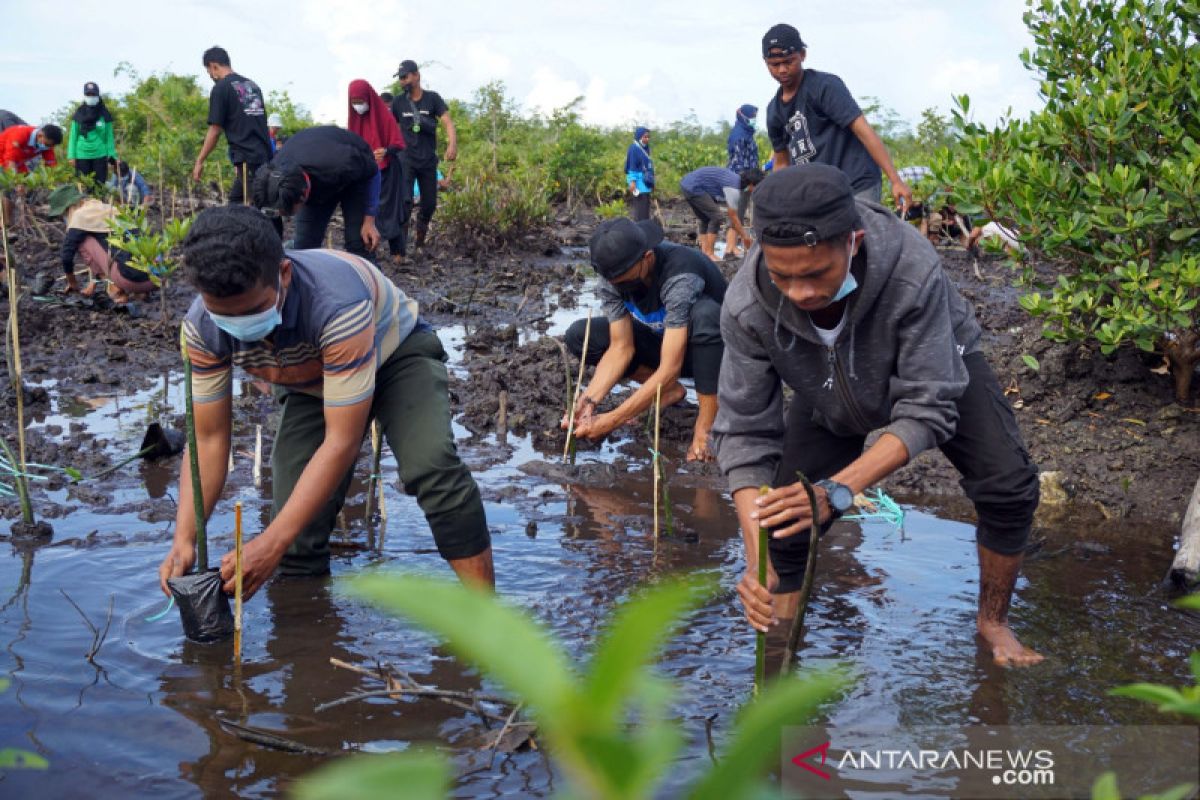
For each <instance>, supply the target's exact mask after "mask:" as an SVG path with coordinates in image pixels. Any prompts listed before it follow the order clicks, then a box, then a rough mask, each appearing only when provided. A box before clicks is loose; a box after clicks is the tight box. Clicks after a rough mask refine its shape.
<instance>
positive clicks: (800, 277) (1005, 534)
mask: <svg viewBox="0 0 1200 800" xmlns="http://www.w3.org/2000/svg"><path fill="white" fill-rule="evenodd" d="M754 198H755V216H754V227H755V231H756V233H757V236H758V243H757V244H756V245H755V246H754V248H753V249H751V250H750V252H749V253H748V254H747V255H746V260H745V262H744V263H743V265H742V267H741V269H740V271H739V272H738V274H737V276H736V277H735V278H734V279H733V282H732V283H731V284H730V286H729V291H728V293H727V294H726V297H725V303H724V305H723V307H722V312H721V334H722V337H723V338H724V340H725V358H724V360H723V362H722V365H721V377H720V385H719V389H718V397H719V405H720V410H719V412H718V414H717V419H716V422H715V424H714V426H713V437H714V440H715V445H716V448H717V459H718V462H719V463H720V466H721V471H722V473H723V474H724V475H725V476H726V477H727V478H728V480H729V486H730V489H731V490H732V492H733V497H734V502H735V504H736V506H737V510H738V518H739V520H740V522H741V526H742V531H743V538H744V540H745V545H746V561H747V569H746V573H745V575H744V576H743V578H742V580H741V582H740V583H739V585H738V594H739V596H740V597H741V600H742V604H743V607H744V608H745V611H746V618H747V619H748V620H749V621H750V623H751V625H753V626H754V627H755V628H756V629H758V630H761V631H765V630H766V629H767V627H768V626H769V625H771V624H772V623H773V622H774V621H775V620H776V619H787V618H790V617H791V616H792V615H793V613H794V609H795V603H796V600H797V599H798V594H799V591H798V590H799V588H800V584H801V581H802V579H803V574H804V564H805V561H806V558H807V554H808V539H809V537H808V529H809V527H810V524H811V522H812V519H813V511H812V509H811V508H810V507H809V503H808V498H807V495H806V493H805V492H804V489H803V487H802V486H801V485H800V484H799V483H798V482H795V480H796V473H797V472H798V471H799V472H803V473H804V474H805V475H806V476H808V477H809V478H811V479H813V480H814V481H817V482H818V483H817V502H818V506H819V508H818V509H817V519H818V520H819V521H820V523H821V524H822V526H823V527H827V526H828V525H829V524H831V523H832V520H833V519H836V517H837V516H840V515H841V513H843V512H845V511H847V510H849V509H850V508H851V506H852V504H853V497H854V496H855V495H856V494H858V493H859V492H862V491H863V490H864V489H866V488H868V487H869V486H871V485H872V484H875V483H877V482H878V481H880V480H882V479H883V478H885V477H887V476H888V475H889V474H891V473H892V472H894V471H895V470H897V469H899V468H900V467H902V466H903V465H904V464H906V463H907V462H908V461H909V460H911V459H913V458H915V457H916V456H917V455H918V454H919V453H920V452H921V451H923V450H927V449H929V448H931V447H938V448H940V449H941V450H942V452H943V453H945V454H946V456H947V457H948V458H949V459H950V461H951V463H953V464H954V466H955V467H956V468H957V469H958V471H959V472H960V473H961V474H962V476H963V480H962V486H963V488H964V489H965V491H966V493H967V496H968V497H969V498H970V499H971V500H972V501H973V502H974V504H975V509H976V512H977V514H978V517H979V522H978V527H977V533H976V538H977V542H978V552H979V568H980V582H979V584H980V588H979V611H978V616H977V618H976V624H977V629H978V632H979V634H980V636H981V637H982V638H983V640H984V641H985V642H986V645H987V647H988V648H989V649H990V650H991V652H992V654H993V657H994V658H995V660H996V662H997V663H999V664H1005V665H1014V666H1020V665H1027V664H1033V663H1037V662H1038V661H1041V660H1042V656H1040V655H1038V654H1037V653H1035V652H1034V651H1033V650H1030V649H1029V648H1026V647H1024V646H1023V645H1021V643H1020V642H1019V641H1018V640H1017V638H1016V637H1015V636H1014V635H1013V632H1012V630H1011V629H1010V628H1009V625H1008V608H1009V603H1010V600H1011V598H1012V591H1013V586H1014V585H1015V583H1016V579H1017V574H1018V572H1019V571H1020V567H1021V560H1022V554H1023V552H1024V548H1025V544H1026V541H1027V540H1028V537H1029V531H1030V527H1031V525H1032V521H1033V513H1034V510H1035V509H1036V508H1037V504H1038V477H1037V467H1036V466H1035V465H1034V464H1033V463H1032V461H1031V460H1030V458H1029V454H1028V452H1027V451H1026V449H1025V445H1024V444H1023V442H1022V440H1021V435H1020V431H1019V430H1018V428H1017V423H1016V418H1015V417H1014V415H1013V413H1012V410H1011V408H1010V407H1009V406H1008V403H1007V401H1006V400H1005V399H1004V394H1003V391H1002V390H1001V389H1000V385H999V382H998V381H997V380H996V376H995V374H994V373H993V372H992V370H991V367H990V366H989V365H988V363H987V361H986V359H985V358H984V356H983V354H982V352H981V351H980V347H979V340H980V328H979V324H978V322H976V320H975V314H974V311H973V310H972V309H971V307H970V306H969V305H968V304H967V302H966V300H964V299H963V297H962V295H960V294H959V293H958V291H957V290H956V289H955V288H954V286H953V285H952V284H951V282H950V280H949V279H948V278H947V276H946V274H945V272H944V271H943V269H942V266H941V262H940V260H939V257H938V255H937V252H936V251H935V250H934V249H933V248H932V247H930V245H929V243H928V242H926V241H924V240H923V239H922V238H921V236H920V234H919V233H917V231H916V230H915V229H913V228H912V227H911V226H909V225H906V224H905V223H904V222H902V221H901V220H899V219H897V218H896V217H895V216H894V215H893V214H891V213H890V212H889V211H887V210H886V209H884V208H883V207H882V206H880V205H879V204H877V203H874V202H870V201H864V200H858V201H857V202H856V200H855V197H854V193H853V189H852V188H851V184H850V180H849V178H847V177H846V175H845V174H844V173H843V172H841V171H840V170H838V169H836V168H834V167H831V166H827V165H824V164H804V165H800V166H796V167H790V168H786V169H783V170H779V171H777V172H775V173H773V174H772V175H771V176H770V177H768V178H767V179H766V180H765V181H763V182H762V184H760V185H759V187H758V188H757V189H756V190H755V194H754ZM784 384H786V385H787V386H789V387H790V388H791V389H792V390H793V391H794V393H795V394H794V396H793V399H792V401H791V405H790V407H789V408H788V409H787V410H786V414H785V409H784V398H783V385H784ZM876 430H881V431H882V433H881V435H880V436H879V437H878V439H877V440H876V441H875V442H874V444H872V445H871V447H869V448H867V449H866V450H865V451H864V450H863V447H864V444H865V441H866V437H867V435H868V434H870V433H872V432H873V431H876ZM763 485H771V486H774V487H775V488H774V489H772V490H771V491H770V492H769V493H768V494H766V495H764V496H762V497H760V496H759V487H760V486H763ZM760 525H762V526H764V527H766V528H768V529H770V530H771V531H772V539H771V541H770V542H769V549H770V554H771V565H770V567H771V569H770V575H771V577H770V579H769V581H768V583H769V587H770V590H768V589H767V588H764V587H762V586H760V585H759V584H758V579H757V571H758V570H757V553H758V528H759V526H760ZM798 534H802V535H798Z"/></svg>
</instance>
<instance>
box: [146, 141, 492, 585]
mask: <svg viewBox="0 0 1200 800" xmlns="http://www.w3.org/2000/svg"><path fill="white" fill-rule="evenodd" d="M297 137H299V134H297ZM294 143H295V138H293V140H292V141H291V142H289V143H288V149H289V150H290V149H291V147H292V145H293V144H294ZM183 265H184V272H185V276H186V278H187V280H188V281H189V282H190V283H191V284H192V285H193V286H194V287H195V288H196V289H197V290H198V292H199V295H198V296H197V297H196V299H195V300H194V301H193V302H192V305H191V308H190V309H189V310H188V312H187V316H186V317H185V319H184V323H183V339H184V346H185V347H186V348H187V355H188V358H189V359H190V360H191V362H192V365H193V370H194V374H193V389H192V391H193V396H194V399H195V424H196V444H197V448H196V453H197V458H198V459H199V464H200V473H201V478H202V480H201V485H202V486H203V487H204V509H205V514H206V515H207V514H211V513H212V509H213V507H214V506H215V505H216V503H217V500H218V498H219V497H220V496H221V491H222V488H223V487H224V484H225V480H226V477H227V474H228V473H227V469H226V464H227V462H228V459H229V448H230V425H231V420H232V414H233V393H232V391H231V389H232V385H233V372H234V367H235V366H239V367H241V368H243V369H244V370H245V371H246V372H247V373H248V374H250V375H251V376H253V377H255V378H258V379H261V380H265V381H267V382H268V383H271V384H272V385H273V386H274V387H275V392H276V398H277V400H278V403H279V409H280V412H279V413H280V418H279V427H278V430H277V432H276V435H275V443H274V447H273V452H272V454H271V470H272V494H273V495H274V510H273V513H272V516H271V521H270V523H269V524H268V525H267V527H266V528H265V529H264V530H263V531H262V532H261V533H259V534H258V535H257V536H255V537H254V538H252V539H250V540H249V542H248V543H247V544H246V546H245V548H244V552H243V558H242V562H243V564H244V595H245V596H247V597H248V596H251V595H253V594H254V593H255V591H257V590H258V588H259V587H261V586H262V584H263V583H264V582H265V581H266V580H267V579H268V578H270V577H271V575H272V574H274V573H275V571H276V570H277V569H278V570H279V571H280V572H281V573H282V574H285V575H299V576H321V575H327V574H328V573H329V566H330V550H329V535H330V532H331V531H332V529H333V525H334V522H335V521H336V519H337V515H338V512H339V510H340V509H341V507H342V505H343V503H344V502H345V497H346V492H347V490H348V489H349V487H350V481H351V479H352V478H353V474H354V472H353V470H354V462H355V460H356V459H357V457H358V454H359V452H360V449H361V447H362V441H363V436H364V433H365V432H366V430H367V426H368V424H369V423H370V421H371V420H372V419H375V420H377V421H378V422H379V424H380V427H381V428H382V430H383V435H384V437H386V439H387V443H388V445H389V446H390V447H391V448H392V451H393V452H394V453H395V454H396V460H397V461H398V462H399V464H400V480H401V481H402V482H403V485H404V491H405V492H407V493H408V494H410V495H415V496H416V499H417V503H418V505H419V506H420V507H421V511H422V512H423V513H424V515H425V519H426V521H427V522H428V523H429V527H430V529H431V530H432V532H433V538H434V541H435V543H436V545H437V548H438V552H439V553H440V554H441V556H442V558H444V559H445V560H446V561H447V562H448V563H449V564H450V566H451V568H452V569H453V570H454V571H455V572H456V573H457V574H458V576H459V578H460V579H461V580H462V581H463V582H465V583H471V584H474V585H478V586H483V587H493V586H494V585H495V578H494V572H493V566H492V550H491V540H490V534H489V532H488V526H487V519H486V517H485V514H484V508H483V502H482V500H481V498H480V495H479V487H478V486H477V485H476V483H475V480H474V478H472V477H471V473H470V471H469V470H468V469H467V467H466V466H465V465H464V464H463V463H462V460H461V459H460V458H459V456H458V453H457V451H456V449H455V446H454V434H453V431H452V430H451V427H450V398H449V390H448V388H447V382H448V377H447V373H446V366H445V362H446V352H445V350H443V349H442V344H441V342H440V341H439V340H438V337H437V335H436V334H435V333H434V332H433V330H432V329H431V328H430V327H429V326H428V325H427V324H425V323H424V322H423V321H422V320H421V319H420V316H419V312H418V308H417V303H416V302H415V301H414V300H412V299H410V298H408V297H407V296H405V294H404V292H403V291H402V290H401V289H400V288H399V287H398V286H396V285H395V284H394V283H392V281H390V280H389V279H388V278H387V277H386V276H385V275H383V274H382V273H381V272H380V271H379V270H378V269H377V268H376V267H375V266H374V265H373V264H371V263H370V262H368V261H366V260H365V259H362V258H359V257H357V256H354V255H350V254H349V253H343V252H339V251H336V250H304V251H302V250H286V251H285V250H284V249H283V245H282V243H281V242H280V240H279V237H278V236H276V235H275V233H274V231H273V230H272V228H271V226H270V224H269V223H268V221H267V219H266V218H265V217H264V216H263V215H262V214H261V213H260V212H259V211H257V210H255V209H253V208H246V207H242V206H218V207H214V208H209V209H206V210H204V211H202V212H200V214H198V215H197V216H196V220H195V222H194V223H192V227H191V230H190V231H189V232H188V236H187V238H186V239H185V240H184V243H183ZM184 461H185V462H186V459H184ZM189 469H190V468H189V466H188V465H187V464H186V463H185V465H184V467H183V474H182V475H181V477H180V483H179V500H180V504H181V505H180V508H181V509H183V508H186V509H187V511H186V513H184V512H182V511H181V512H180V513H179V514H178V515H177V517H176V522H175V536H174V542H173V545H172V547H171V550H170V552H169V553H168V554H167V556H166V558H165V559H164V560H163V562H162V565H161V566H160V567H159V580H160V584H161V586H162V590H163V592H164V593H167V594H168V596H170V594H169V590H168V588H167V585H166V581H167V579H168V578H171V577H174V576H178V575H183V574H185V573H187V572H188V571H190V570H191V568H192V566H193V565H194V563H195V544H196V528H195V520H194V518H193V512H192V508H193V506H192V494H191V491H192V490H191V480H190V472H189ZM220 567H221V576H222V578H224V579H225V581H226V583H225V591H226V592H227V593H229V594H232V593H233V591H234V554H233V553H232V552H230V553H227V554H226V555H225V556H224V558H223V559H222V560H221V562H220Z"/></svg>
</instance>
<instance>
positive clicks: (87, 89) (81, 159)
mask: <svg viewBox="0 0 1200 800" xmlns="http://www.w3.org/2000/svg"><path fill="white" fill-rule="evenodd" d="M116 157H117V148H116V145H115V144H114V141H113V117H112V114H111V113H109V110H108V108H107V106H105V105H104V98H102V97H101V96H100V87H99V86H97V85H96V84H95V83H93V82H92V81H88V82H87V83H85V84H84V85H83V102H82V103H81V104H80V105H79V108H77V109H75V114H74V115H73V116H72V117H71V132H70V134H69V135H68V137H67V158H69V159H71V163H72V164H74V165H75V171H76V172H78V173H79V174H80V175H84V176H87V175H91V176H92V177H93V179H94V180H95V181H96V183H100V184H102V183H104V182H105V181H107V180H108V160H109V159H110V158H116Z"/></svg>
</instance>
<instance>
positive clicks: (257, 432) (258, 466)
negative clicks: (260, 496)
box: [254, 425, 262, 489]
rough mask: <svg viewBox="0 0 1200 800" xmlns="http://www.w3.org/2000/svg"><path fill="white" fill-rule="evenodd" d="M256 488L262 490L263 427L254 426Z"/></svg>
mask: <svg viewBox="0 0 1200 800" xmlns="http://www.w3.org/2000/svg"><path fill="white" fill-rule="evenodd" d="M254 488H255V489H261V488H262V425H255V426H254Z"/></svg>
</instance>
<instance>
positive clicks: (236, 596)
mask: <svg viewBox="0 0 1200 800" xmlns="http://www.w3.org/2000/svg"><path fill="white" fill-rule="evenodd" d="M233 660H234V661H237V662H239V663H240V662H241V660H242V501H241V500H239V501H237V502H236V503H234V504H233Z"/></svg>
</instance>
